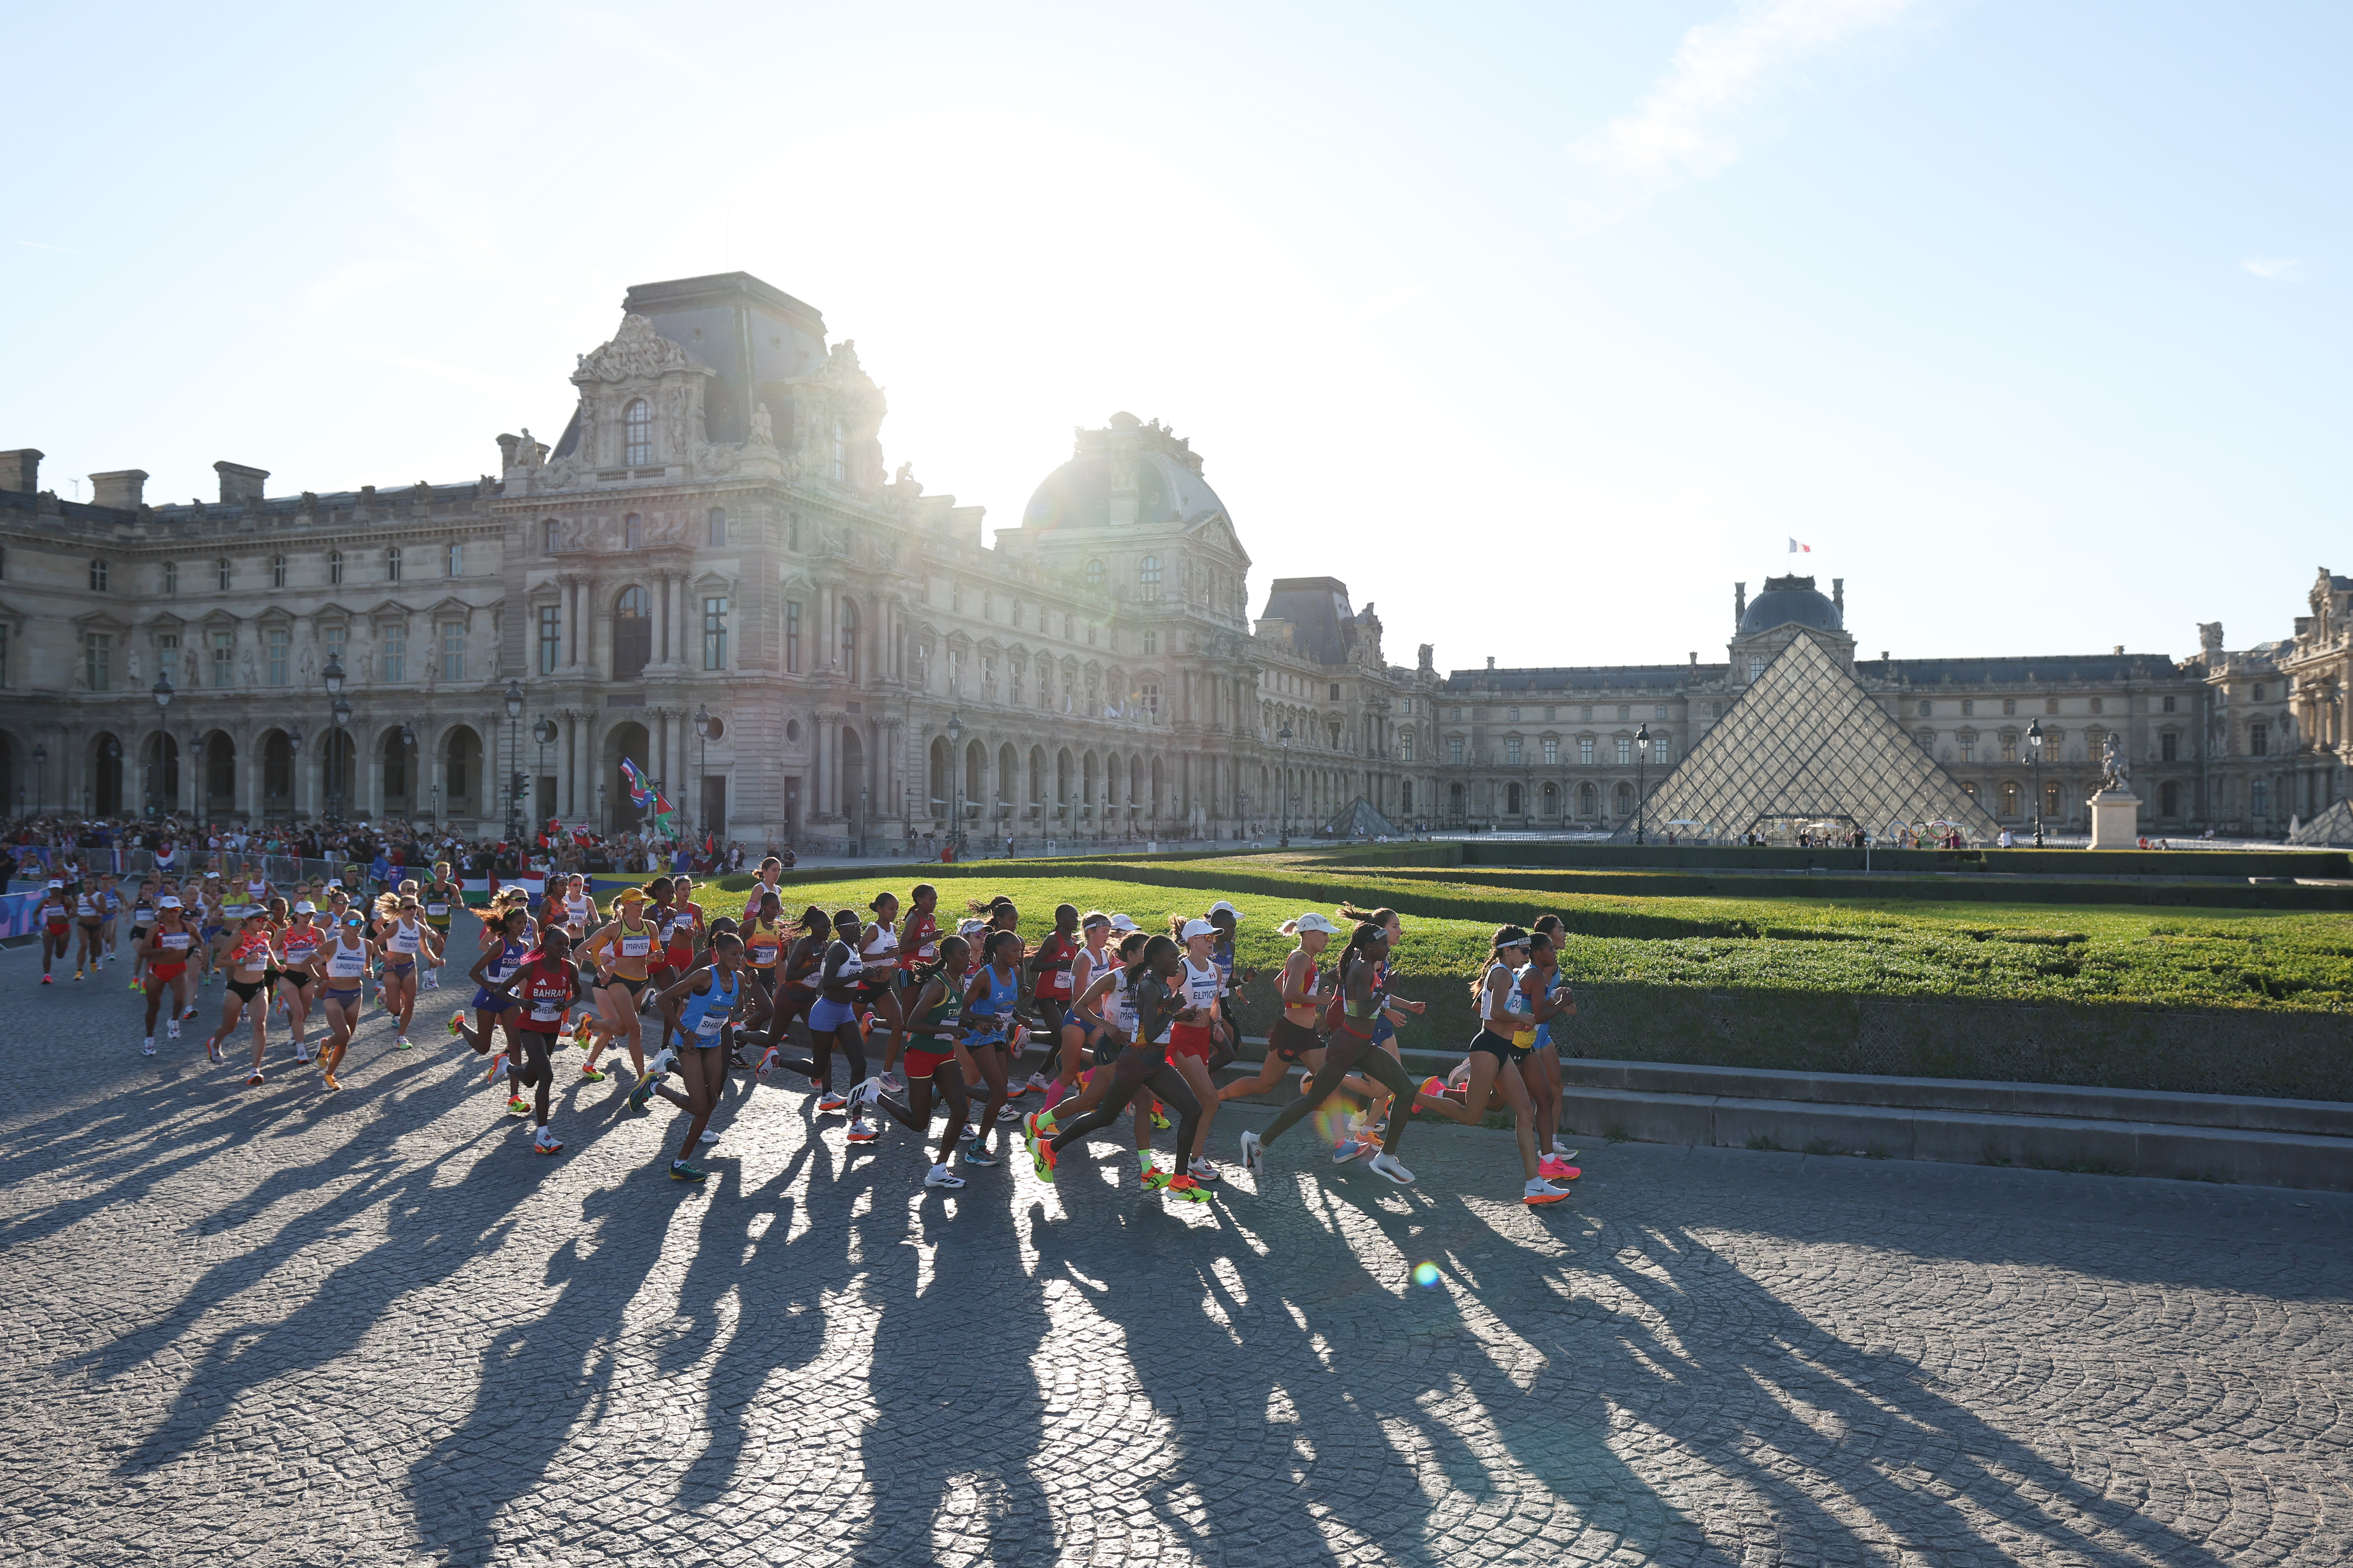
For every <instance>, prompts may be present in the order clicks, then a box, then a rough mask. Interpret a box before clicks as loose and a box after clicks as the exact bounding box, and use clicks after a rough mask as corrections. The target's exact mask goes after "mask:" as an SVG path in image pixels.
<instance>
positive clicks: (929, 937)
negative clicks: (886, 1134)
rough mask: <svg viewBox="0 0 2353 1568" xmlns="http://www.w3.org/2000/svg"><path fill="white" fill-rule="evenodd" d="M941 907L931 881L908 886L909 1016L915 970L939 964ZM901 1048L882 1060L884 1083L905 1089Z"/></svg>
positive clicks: (903, 985) (902, 970)
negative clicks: (898, 1055)
mask: <svg viewBox="0 0 2353 1568" xmlns="http://www.w3.org/2000/svg"><path fill="white" fill-rule="evenodd" d="M939 907H940V890H939V889H937V888H934V887H933V886H932V885H931V884H930V883H929V882H918V883H916V884H915V885H914V886H913V888H911V889H908V891H907V913H906V918H904V919H903V920H902V921H900V922H899V990H900V992H901V995H900V997H899V1008H900V1012H901V1013H902V1016H907V1017H913V1016H914V1001H915V998H914V995H913V992H914V989H915V972H916V971H917V970H919V969H920V970H926V971H929V970H934V969H935V968H936V961H937V960H938V958H939V955H940V917H939ZM967 962H969V958H968V957H967ZM897 1052H898V1047H897V1046H895V1045H894V1046H893V1047H892V1059H891V1060H887V1061H885V1062H884V1063H883V1064H882V1086H883V1087H884V1088H885V1089H902V1090H903V1089H906V1087H907V1076H906V1074H905V1073H904V1072H902V1071H901V1070H900V1067H899V1063H898V1061H897V1060H896V1056H897Z"/></svg>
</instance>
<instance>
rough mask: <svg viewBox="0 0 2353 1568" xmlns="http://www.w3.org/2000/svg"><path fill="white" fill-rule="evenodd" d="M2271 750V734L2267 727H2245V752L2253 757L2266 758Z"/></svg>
mask: <svg viewBox="0 0 2353 1568" xmlns="http://www.w3.org/2000/svg"><path fill="white" fill-rule="evenodd" d="M2271 749H2272V732H2271V729H2270V727H2269V726H2267V725H2263V724H2250V725H2248V726H2247V750H2248V751H2249V752H2252V753H2253V754H2254V755H2255V756H2258V757H2261V756H2266V755H2268V754H2269V753H2270V752H2271Z"/></svg>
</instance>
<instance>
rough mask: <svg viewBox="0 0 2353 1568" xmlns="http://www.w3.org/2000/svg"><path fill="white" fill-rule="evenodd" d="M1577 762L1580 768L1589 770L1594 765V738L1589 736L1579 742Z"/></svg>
mask: <svg viewBox="0 0 2353 1568" xmlns="http://www.w3.org/2000/svg"><path fill="white" fill-rule="evenodd" d="M1577 765H1578V766H1579V767H1587V768H1589V767H1591V766H1592V765H1593V737H1592V736H1590V735H1587V736H1585V737H1583V738H1582V739H1580V740H1579V741H1578V742H1577Z"/></svg>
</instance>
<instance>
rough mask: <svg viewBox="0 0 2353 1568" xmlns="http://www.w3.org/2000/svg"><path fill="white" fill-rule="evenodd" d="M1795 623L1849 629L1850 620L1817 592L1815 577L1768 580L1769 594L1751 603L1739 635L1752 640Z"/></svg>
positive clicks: (1764, 593) (1760, 596)
mask: <svg viewBox="0 0 2353 1568" xmlns="http://www.w3.org/2000/svg"><path fill="white" fill-rule="evenodd" d="M1793 623H1794V624H1796V625H1798V626H1811V627H1813V628H1814V629H1815V630H1816V631H1824V632H1842V631H1844V630H1846V617H1845V616H1841V615H1840V614H1839V608H1838V606H1837V605H1833V604H1831V602H1830V600H1828V599H1826V598H1824V597H1823V596H1822V595H1820V594H1818V593H1816V592H1814V580H1813V579H1812V578H1811V577H1767V578H1766V579H1765V591H1764V592H1763V593H1761V594H1759V595H1757V596H1756V597H1755V598H1753V599H1751V600H1749V601H1748V608H1747V609H1746V610H1744V611H1743V612H1741V616H1740V631H1739V633H1738V635H1739V636H1741V637H1748V636H1751V635H1753V634H1755V633H1757V632H1769V631H1771V630H1772V629H1773V628H1774V627H1775V626H1789V625H1791V624H1793Z"/></svg>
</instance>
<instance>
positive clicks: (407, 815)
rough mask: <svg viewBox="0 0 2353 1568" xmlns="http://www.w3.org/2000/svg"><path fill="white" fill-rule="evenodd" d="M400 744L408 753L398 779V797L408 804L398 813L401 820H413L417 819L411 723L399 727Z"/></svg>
mask: <svg viewBox="0 0 2353 1568" xmlns="http://www.w3.org/2000/svg"><path fill="white" fill-rule="evenodd" d="M400 744H401V749H402V750H404V751H406V752H407V753H408V768H407V771H406V773H403V774H402V775H401V779H400V798H401V799H403V800H405V801H406V802H407V803H408V804H407V805H406V806H405V807H403V808H402V810H401V814H400V815H401V817H402V819H403V820H405V821H408V822H414V821H416V820H417V729H416V726H414V725H411V724H403V725H402V726H401V727H400Z"/></svg>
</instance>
